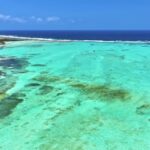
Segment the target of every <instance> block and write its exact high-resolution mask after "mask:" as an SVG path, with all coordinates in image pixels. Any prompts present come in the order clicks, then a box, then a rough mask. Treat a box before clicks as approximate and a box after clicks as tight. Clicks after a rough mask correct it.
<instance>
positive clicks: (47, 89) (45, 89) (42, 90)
mask: <svg viewBox="0 0 150 150" xmlns="http://www.w3.org/2000/svg"><path fill="white" fill-rule="evenodd" d="M53 90H54V87H52V86H49V85H43V86H42V87H40V88H39V91H40V94H41V95H45V94H49V93H51V92H52V91H53Z"/></svg>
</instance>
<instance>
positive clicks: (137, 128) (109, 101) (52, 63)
mask: <svg viewBox="0 0 150 150" xmlns="http://www.w3.org/2000/svg"><path fill="white" fill-rule="evenodd" d="M0 149H1V150H149V149H150V44H149V43H138V42H137V43H131V42H94V41H93V42H92V41H86V42H85V41H70V42H60V41H55V42H48V41H32V40H30V41H22V42H20V41H19V42H8V43H7V44H6V45H5V47H1V48H0Z"/></svg>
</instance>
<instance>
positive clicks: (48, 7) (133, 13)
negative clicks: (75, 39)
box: [0, 0, 150, 30]
mask: <svg viewBox="0 0 150 150" xmlns="http://www.w3.org/2000/svg"><path fill="white" fill-rule="evenodd" d="M38 29H40V30H82V29H84V30H88V29H90V30H122V29H124V30H133V29H134V30H138V29H140V30H148V29H150V0H0V30H38Z"/></svg>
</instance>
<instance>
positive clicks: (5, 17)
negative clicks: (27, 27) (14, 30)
mask: <svg viewBox="0 0 150 150" xmlns="http://www.w3.org/2000/svg"><path fill="white" fill-rule="evenodd" d="M59 20H60V18H59V17H56V16H49V17H36V16H31V17H26V18H23V17H17V16H15V17H14V16H10V15H4V14H0V21H3V22H16V23H26V22H31V21H32V22H38V23H40V22H45V23H48V22H57V21H59Z"/></svg>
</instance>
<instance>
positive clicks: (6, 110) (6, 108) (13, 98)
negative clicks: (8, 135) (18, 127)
mask: <svg viewBox="0 0 150 150" xmlns="http://www.w3.org/2000/svg"><path fill="white" fill-rule="evenodd" d="M0 96H1V101H0V119H3V118H5V117H7V116H8V115H10V114H11V113H12V112H13V109H14V108H15V107H16V106H17V105H18V104H19V103H21V102H22V101H23V100H24V99H23V97H22V96H23V95H20V93H16V94H12V95H10V96H8V95H5V94H4V95H2V94H1V95H0Z"/></svg>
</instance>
